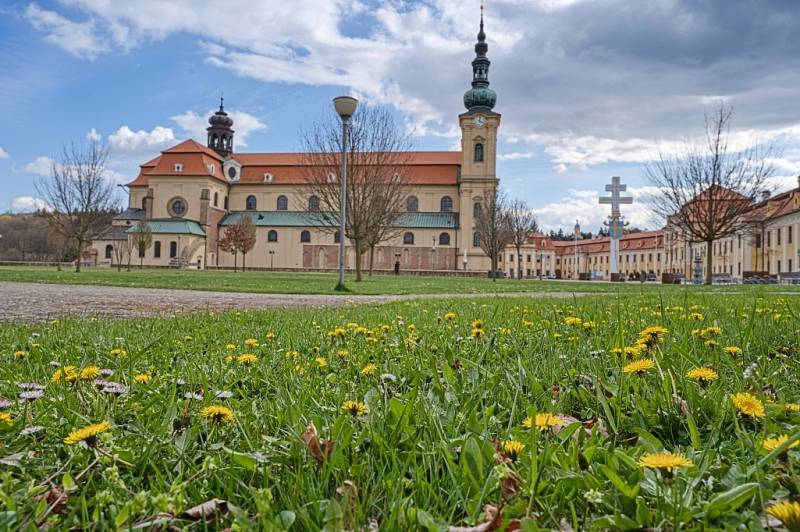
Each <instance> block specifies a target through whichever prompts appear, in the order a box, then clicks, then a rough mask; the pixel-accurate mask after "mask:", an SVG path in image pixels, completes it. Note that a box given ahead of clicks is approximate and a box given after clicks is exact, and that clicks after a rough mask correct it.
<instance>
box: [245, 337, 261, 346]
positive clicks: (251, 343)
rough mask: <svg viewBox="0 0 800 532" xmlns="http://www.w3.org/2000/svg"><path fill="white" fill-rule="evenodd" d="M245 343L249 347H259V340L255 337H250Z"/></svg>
mask: <svg viewBox="0 0 800 532" xmlns="http://www.w3.org/2000/svg"><path fill="white" fill-rule="evenodd" d="M244 345H246V346H247V347H258V340H256V339H255V338H248V339H247V340H245V341H244Z"/></svg>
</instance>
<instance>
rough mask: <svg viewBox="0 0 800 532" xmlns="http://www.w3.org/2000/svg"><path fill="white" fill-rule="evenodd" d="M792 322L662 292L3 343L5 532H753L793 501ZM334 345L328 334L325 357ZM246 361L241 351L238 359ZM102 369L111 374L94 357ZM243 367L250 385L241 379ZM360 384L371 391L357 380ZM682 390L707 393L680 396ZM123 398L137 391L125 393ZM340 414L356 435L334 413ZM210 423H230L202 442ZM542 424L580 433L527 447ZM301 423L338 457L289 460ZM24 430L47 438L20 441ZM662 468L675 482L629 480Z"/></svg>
mask: <svg viewBox="0 0 800 532" xmlns="http://www.w3.org/2000/svg"><path fill="white" fill-rule="evenodd" d="M797 310H798V305H797V303H796V302H795V301H793V300H782V299H779V298H778V297H775V296H765V297H764V298H758V297H756V296H755V295H753V294H745V295H724V294H709V295H697V294H691V293H688V292H683V291H681V292H678V291H675V292H670V293H667V292H660V293H655V292H654V293H651V294H641V295H636V294H627V295H625V296H617V295H604V296H603V297H591V296H590V297H586V298H581V299H576V300H574V301H572V302H570V301H566V302H565V301H563V300H555V299H545V298H539V299H536V300H533V299H507V300H506V299H503V300H497V299H479V300H465V299H460V300H453V301H445V300H435V301H409V302H403V303H395V304H391V305H385V306H380V305H377V306H376V305H370V306H356V307H346V308H339V309H327V310H301V311H290V312H286V311H262V312H251V311H247V312H244V311H243V312H229V313H225V314H219V315H209V314H197V315H193V316H186V317H180V318H174V319H146V320H135V321H133V320H132V321H117V320H107V319H97V320H94V321H93V320H87V321H79V320H73V319H64V320H62V321H60V322H56V323H51V324H38V325H14V326H10V325H7V326H2V327H0V346H2V347H0V356H2V357H3V364H2V365H0V372H2V375H0V397H2V398H5V399H8V400H11V401H12V402H11V403H10V404H9V405H6V406H5V407H4V410H3V411H4V412H6V413H8V414H9V415H10V418H11V419H10V421H9V422H7V423H0V458H1V459H2V462H1V463H2V464H3V465H2V469H0V505H1V506H0V529H17V528H21V529H28V530H34V529H35V528H36V527H45V526H48V527H53V528H56V529H71V528H75V529H94V530H108V529H113V528H115V527H117V528H122V529H128V528H133V527H136V526H140V527H143V528H148V523H152V522H153V520H158V519H161V520H164V521H169V522H171V523H172V524H173V525H175V526H177V527H188V526H194V528H196V529H221V528H224V527H231V526H233V527H234V529H240V530H245V529H262V530H276V529H278V530H279V529H283V528H289V529H291V530H319V529H321V528H323V527H325V529H326V530H346V529H350V530H362V529H366V528H368V527H369V526H370V524H371V523H374V524H375V525H377V526H379V527H380V528H381V530H414V529H417V530H431V531H438V530H446V527H447V526H448V525H462V526H473V525H475V524H478V523H481V522H483V521H484V520H485V516H484V507H485V506H486V505H491V506H493V507H495V508H497V507H500V508H501V517H500V520H501V525H502V526H507V525H510V524H512V523H514V522H515V520H519V521H520V524H521V526H522V527H523V529H524V530H538V529H540V528H541V529H545V530H550V529H553V528H559V527H561V529H564V527H565V526H566V524H569V525H570V526H571V527H573V528H574V529H576V530H578V529H596V530H604V529H616V530H620V529H634V528H652V529H670V530H677V529H689V530H701V529H705V530H708V529H729V530H733V529H739V528H741V529H748V530H759V529H762V525H761V518H763V517H764V510H765V508H766V507H768V505H769V504H771V502H770V501H772V500H773V499H774V500H786V499H790V498H792V497H797V495H798V490H799V488H800V474H799V473H798V469H797V467H798V459H800V453H798V450H797V449H793V450H790V451H788V454H787V453H784V452H783V449H781V448H779V449H778V450H777V451H774V452H771V453H770V452H767V451H766V450H765V449H764V448H763V446H762V442H763V440H764V439H765V438H768V437H772V436H777V435H781V434H787V435H788V436H789V437H790V438H791V440H790V442H791V441H794V440H797V439H798V438H800V430H799V428H798V427H800V412H795V411H793V410H790V409H789V408H787V406H786V405H787V404H789V403H798V402H800V382H798V381H799V380H800V368H798V357H797V352H796V346H797V345H798V340H800V338H799V336H800V334H799V333H798V321H797V317H798V316H797ZM448 313H453V315H452V316H446V315H447V314H448ZM568 316H573V317H577V318H580V320H581V322H580V323H576V324H572V325H569V324H567V320H565V318H566V317H568ZM450 317H452V318H453V319H452V321H449V320H448V319H446V318H450ZM478 319H480V320H482V321H483V324H482V329H481V330H482V331H483V335H482V337H478V338H473V330H474V329H475V326H474V325H473V320H478ZM573 321H575V320H573ZM587 322H588V323H590V325H586V323H587ZM653 325H659V326H662V327H664V328H665V329H667V331H668V332H667V333H666V334H665V336H664V337H663V339H662V340H661V341H660V342H658V343H653V344H652V346H651V347H650V348H649V349H648V350H646V351H644V352H642V353H640V355H639V356H640V357H641V358H644V359H647V360H652V361H653V362H654V364H655V366H654V367H652V368H650V369H647V370H645V371H644V372H643V373H642V374H641V375H636V374H628V373H624V372H623V371H622V368H623V366H624V365H625V364H627V363H628V362H630V358H625V357H624V356H623V355H620V354H616V353H615V351H614V349H615V348H623V347H626V346H632V345H633V344H634V343H635V341H636V339H637V337H638V335H639V332H640V331H642V330H643V329H644V328H645V327H648V326H653ZM713 327H719V330H718V331H717V330H716V329H714V328H713ZM337 328H341V329H343V330H344V331H346V332H344V333H342V337H341V338H338V339H337V338H331V337H330V336H329V333H330V332H331V331H336V329H337ZM693 331H705V332H702V333H698V332H693ZM249 338H253V339H255V340H256V341H257V343H258V345H257V346H252V347H245V341H246V340H247V339H249ZM228 344H234V345H235V347H233V348H229V347H228ZM724 346H737V347H740V348H741V350H742V352H741V353H738V354H736V353H734V354H728V353H726V352H725V351H724V350H723V347H724ZM117 348H119V349H124V350H125V351H126V353H127V354H126V356H122V357H120V356H112V355H111V354H110V353H111V351H112V349H117ZM16 351H24V352H26V353H27V355H26V356H22V355H21V354H20V355H18V356H15V352H16ZM246 351H249V352H250V353H252V354H255V355H256V356H257V361H256V362H255V363H253V364H252V365H243V364H241V363H240V362H238V361H237V358H236V357H238V356H239V355H241V354H243V353H244V352H246ZM229 357H233V358H229ZM318 358H319V359H320V360H317V359H318ZM321 359H324V362H325V365H322V360H321ZM370 363H372V364H375V366H376V368H375V371H374V373H373V374H364V373H362V369H363V368H365V367H366V366H367V365H368V364H370ZM67 365H73V366H75V367H76V368H77V369H76V371H80V370H82V369H85V368H88V367H92V366H96V367H100V368H105V369H111V370H113V372H114V373H113V375H110V376H104V377H101V378H102V379H104V380H108V381H113V382H116V383H118V385H121V386H124V387H126V388H127V389H128V390H129V393H125V394H120V395H115V394H110V393H104V392H102V391H101V386H100V385H99V383H93V382H92V381H90V380H80V379H78V380H77V381H76V382H65V379H64V378H63V377H62V379H61V381H60V382H58V383H52V382H51V378H52V375H53V373H54V371H55V370H56V367H62V368H63V367H64V366H67ZM695 367H712V368H714V369H715V370H716V372H717V373H718V374H719V379H718V380H716V381H714V382H712V383H710V384H708V385H707V386H702V385H700V384H698V383H697V382H694V381H692V380H690V379H688V378H687V377H686V373H687V371H689V370H690V369H692V368H695ZM140 374H148V375H150V376H151V377H152V380H151V381H150V382H149V383H137V382H136V380H135V376H136V375H140ZM20 383H38V384H41V385H44V389H43V390H42V392H43V395H42V397H40V398H38V399H35V400H31V401H21V402H19V403H18V402H16V400H17V398H18V396H19V393H20V392H21V390H22V388H21V387H20ZM219 391H225V392H229V393H230V397H228V398H224V399H223V398H215V394H217V392H219ZM743 391H747V392H750V393H752V394H753V395H755V396H756V397H757V398H758V399H759V400H760V401H762V402H763V405H764V407H765V412H766V415H765V416H764V417H758V418H750V417H748V416H745V415H742V414H740V413H738V412H737V410H736V409H735V408H734V406H733V405H732V402H731V394H733V393H736V392H743ZM350 400H352V401H357V402H361V403H364V405H365V407H366V413H365V414H364V415H362V416H353V415H351V414H350V413H348V412H346V411H344V410H343V409H342V404H343V403H344V402H345V401H350ZM209 405H224V406H226V407H228V408H230V409H231V410H232V412H233V413H234V415H235V419H234V420H233V421H231V422H227V423H213V422H210V421H208V420H206V419H204V418H203V417H202V416H201V414H200V412H201V410H202V409H203V408H204V407H207V406H209ZM538 412H549V413H553V414H559V415H562V414H563V415H568V416H572V417H573V418H574V419H575V420H580V421H582V422H583V424H581V423H578V422H577V421H567V422H566V426H563V427H560V428H559V430H558V431H557V432H556V431H554V430H548V431H544V432H539V431H538V430H529V429H526V428H524V427H523V426H522V423H523V420H524V419H525V418H526V416H535V414H536V413H538ZM100 421H108V422H109V423H110V424H111V427H110V429H109V430H108V431H106V432H104V433H103V434H101V435H100V437H99V438H98V440H97V442H96V443H95V444H94V445H93V446H87V445H85V444H77V445H69V444H66V443H64V441H63V440H64V438H65V437H66V436H67V435H68V434H69V433H70V431H72V430H74V429H76V428H80V427H84V426H86V425H88V424H90V423H96V422H100ZM310 423H313V424H314V425H315V426H316V428H317V430H318V431H319V435H320V438H322V439H323V440H328V439H329V440H333V441H334V442H335V448H334V449H333V450H332V452H331V453H330V455H329V456H327V457H324V456H323V455H322V454H320V458H321V461H320V463H318V461H317V460H316V459H315V458H314V456H313V453H312V452H311V451H310V449H309V446H307V445H306V443H304V441H303V439H302V437H301V435H302V434H303V433H304V431H305V430H306V428H307V426H308V425H309V424H310ZM30 426H41V427H42V429H41V431H40V432H36V433H34V434H31V435H22V433H21V431H22V430H23V428H25V427H30ZM504 440H516V441H519V442H521V443H522V444H524V446H525V447H524V449H523V450H522V452H521V453H520V455H519V457H515V459H511V457H509V454H508V452H504V451H503V450H502V448H498V445H501V444H500V443H498V442H502V441H504ZM784 447H785V446H784ZM660 450H668V451H672V452H675V453H681V454H683V455H684V456H685V457H686V458H687V459H689V460H690V461H691V462H692V463H693V464H694V465H693V466H692V467H688V468H681V469H677V470H675V471H674V472H673V473H672V474H670V473H668V472H667V471H660V470H656V469H652V468H643V467H640V466H639V465H638V460H639V459H640V458H641V457H642V455H643V454H645V453H648V452H656V451H660ZM214 498H216V499H221V500H224V501H227V505H224V508H223V505H220V504H217V510H218V512H217V513H216V514H215V515H214V516H213V517H209V522H208V523H207V524H204V523H196V524H194V525H192V519H195V518H193V517H192V516H191V515H190V514H185V513H184V512H185V511H186V510H187V509H189V508H192V507H194V506H196V505H198V504H201V503H203V502H205V501H209V500H211V499H214ZM223 510H227V511H223Z"/></svg>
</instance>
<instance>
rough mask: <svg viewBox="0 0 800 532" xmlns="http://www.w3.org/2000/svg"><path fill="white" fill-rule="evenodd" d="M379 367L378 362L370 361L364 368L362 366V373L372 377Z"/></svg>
mask: <svg viewBox="0 0 800 532" xmlns="http://www.w3.org/2000/svg"><path fill="white" fill-rule="evenodd" d="M377 369H378V366H377V365H376V364H373V363H369V364H367V365H366V366H364V367H363V368H361V374H362V375H367V376H369V377H371V376H373V375H375V371H376V370H377Z"/></svg>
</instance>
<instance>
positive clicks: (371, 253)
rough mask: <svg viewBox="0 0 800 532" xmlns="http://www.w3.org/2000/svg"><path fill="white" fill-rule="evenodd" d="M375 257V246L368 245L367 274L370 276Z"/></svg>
mask: <svg viewBox="0 0 800 532" xmlns="http://www.w3.org/2000/svg"><path fill="white" fill-rule="evenodd" d="M374 259H375V246H370V247H369V276H370V277H372V263H373V260H374Z"/></svg>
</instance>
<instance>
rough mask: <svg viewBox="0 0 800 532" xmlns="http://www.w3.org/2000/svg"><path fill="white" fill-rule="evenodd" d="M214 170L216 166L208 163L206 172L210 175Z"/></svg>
mask: <svg viewBox="0 0 800 532" xmlns="http://www.w3.org/2000/svg"><path fill="white" fill-rule="evenodd" d="M215 171H216V166H215V165H213V164H209V165H208V173H209V174H211V175H214V172H215Z"/></svg>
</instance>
